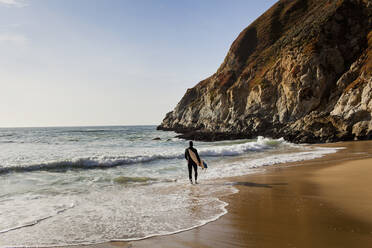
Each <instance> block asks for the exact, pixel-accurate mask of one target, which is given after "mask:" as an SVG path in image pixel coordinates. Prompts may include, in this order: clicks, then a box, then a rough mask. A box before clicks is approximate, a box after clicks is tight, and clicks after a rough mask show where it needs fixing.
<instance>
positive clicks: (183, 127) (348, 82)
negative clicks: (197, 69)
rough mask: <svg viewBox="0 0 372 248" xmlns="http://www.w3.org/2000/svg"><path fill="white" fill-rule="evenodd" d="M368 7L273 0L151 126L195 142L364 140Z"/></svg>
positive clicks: (369, 132) (346, 0)
mask: <svg viewBox="0 0 372 248" xmlns="http://www.w3.org/2000/svg"><path fill="white" fill-rule="evenodd" d="M371 9H372V1H371V0H281V1H278V2H277V3H276V4H275V5H274V6H272V7H271V8H270V9H269V10H268V11H266V12H265V13H264V14H263V15H262V16H260V17H259V18H258V19H257V20H256V21H254V22H253V23H252V24H251V25H249V26H248V27H247V28H245V29H244V30H243V31H242V32H241V33H240V34H239V36H238V37H237V39H236V40H235V41H234V42H233V44H232V45H231V48H230V50H229V52H228V54H227V56H226V58H225V60H224V61H223V63H222V64H221V66H220V67H219V68H218V70H217V72H216V73H214V74H213V75H212V76H210V77H209V78H207V79H205V80H203V81H201V82H199V83H198V84H197V85H196V86H195V87H193V88H191V89H188V90H187V92H186V94H185V95H184V96H183V98H182V99H181V101H180V102H179V103H178V104H177V106H176V107H175V109H174V110H173V111H172V112H169V113H168V114H167V115H166V117H165V118H164V120H163V122H162V123H161V125H160V126H159V127H158V129H160V130H174V131H176V132H178V133H182V135H181V137H184V138H190V139H199V140H218V139H235V138H252V137H256V136H258V135H263V136H269V137H273V138H276V137H284V138H286V139H287V140H290V141H293V142H307V143H315V142H316V143H317V142H333V141H338V140H353V139H370V138H371V137H372V121H371V115H372V100H371V99H372V97H371V96H372V90H371V89H372V78H371V71H372V68H371V67H372V61H371V58H372V31H371V26H372V18H371V12H372V11H371Z"/></svg>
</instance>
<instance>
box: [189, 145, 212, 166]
mask: <svg viewBox="0 0 372 248" xmlns="http://www.w3.org/2000/svg"><path fill="white" fill-rule="evenodd" d="M188 151H189V154H190V157H191V159H192V161H194V162H195V164H197V165H198V166H200V167H201V168H202V169H207V168H208V165H207V163H206V162H205V161H204V160H202V159H201V158H200V164H199V161H198V158H197V157H196V154H195V153H194V152H193V151H192V150H190V149H188Z"/></svg>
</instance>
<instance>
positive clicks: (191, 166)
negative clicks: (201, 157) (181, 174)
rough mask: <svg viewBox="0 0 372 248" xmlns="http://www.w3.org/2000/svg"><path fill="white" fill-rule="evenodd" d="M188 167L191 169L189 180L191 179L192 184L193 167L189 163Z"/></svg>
mask: <svg viewBox="0 0 372 248" xmlns="http://www.w3.org/2000/svg"><path fill="white" fill-rule="evenodd" d="M188 167H189V179H190V182H191V183H192V165H191V164H190V163H189V164H188Z"/></svg>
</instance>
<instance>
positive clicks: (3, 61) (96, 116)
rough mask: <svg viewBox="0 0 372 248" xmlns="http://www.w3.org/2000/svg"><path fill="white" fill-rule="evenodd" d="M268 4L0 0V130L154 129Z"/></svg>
mask: <svg viewBox="0 0 372 248" xmlns="http://www.w3.org/2000/svg"><path fill="white" fill-rule="evenodd" d="M275 2H276V1H275V0H249V1H247V0H231V1H226V0H177V1H175V0H0V127H33V126H36V127H41V126H90V125H158V124H160V123H161V121H162V119H163V118H164V116H165V114H166V113H167V112H169V111H171V110H172V109H173V108H174V107H175V106H176V105H177V103H178V102H179V100H180V99H181V98H182V96H183V95H184V93H185V92H186V90H187V89H188V88H191V87H193V86H195V85H196V84H197V83H198V82H199V81H201V80H203V79H205V78H206V77H208V76H210V75H212V74H213V73H214V72H215V71H216V70H217V69H218V67H219V66H220V64H221V63H222V62H223V59H224V57H225V56H226V54H227V52H228V50H229V48H230V45H231V43H232V42H233V41H234V39H235V38H236V37H237V36H238V34H239V33H240V32H241V31H242V30H243V29H244V28H245V27H247V26H248V25H249V24H250V23H251V22H253V21H254V20H255V19H256V18H257V17H259V16H260V15H261V14H262V13H264V12H265V10H267V9H268V8H269V7H270V6H272V5H273V4H274V3H275Z"/></svg>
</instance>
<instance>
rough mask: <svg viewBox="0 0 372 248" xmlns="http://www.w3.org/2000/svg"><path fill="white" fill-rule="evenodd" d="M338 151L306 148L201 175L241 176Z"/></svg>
mask: <svg viewBox="0 0 372 248" xmlns="http://www.w3.org/2000/svg"><path fill="white" fill-rule="evenodd" d="M340 149H343V148H323V147H307V148H306V151H301V152H292V153H281V154H273V155H268V156H265V157H262V158H255V159H245V160H244V159H243V160H239V161H237V162H233V163H230V164H228V165H226V166H224V165H220V166H215V167H213V166H209V168H208V173H205V174H202V175H203V178H205V179H216V178H224V177H234V176H242V175H246V174H250V173H253V172H255V171H254V170H252V169H259V168H263V167H265V166H270V165H275V164H282V163H289V162H298V161H304V160H311V159H316V158H321V157H323V156H325V155H327V154H331V153H336V152H337V151H338V150H340Z"/></svg>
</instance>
